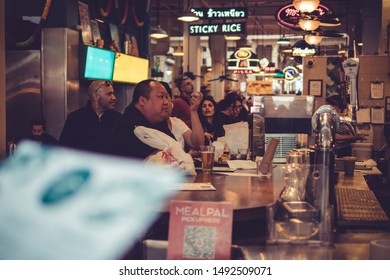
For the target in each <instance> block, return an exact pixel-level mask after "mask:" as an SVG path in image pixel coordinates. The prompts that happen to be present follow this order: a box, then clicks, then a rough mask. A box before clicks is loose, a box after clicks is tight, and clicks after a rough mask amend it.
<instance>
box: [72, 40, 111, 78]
mask: <svg viewBox="0 0 390 280" xmlns="http://www.w3.org/2000/svg"><path fill="white" fill-rule="evenodd" d="M114 62H115V52H113V51H110V50H106V49H100V48H95V47H91V46H83V47H82V49H81V54H80V66H81V69H80V73H81V78H83V79H94V80H112V76H113V73H114Z"/></svg>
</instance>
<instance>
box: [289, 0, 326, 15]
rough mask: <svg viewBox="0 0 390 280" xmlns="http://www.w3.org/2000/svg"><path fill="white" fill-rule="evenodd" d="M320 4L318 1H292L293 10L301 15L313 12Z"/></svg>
mask: <svg viewBox="0 0 390 280" xmlns="http://www.w3.org/2000/svg"><path fill="white" fill-rule="evenodd" d="M319 4H320V1H319V0H294V1H293V5H294V8H295V9H297V10H298V11H300V12H301V13H311V12H313V11H315V10H316V9H317V7H318V5H319Z"/></svg>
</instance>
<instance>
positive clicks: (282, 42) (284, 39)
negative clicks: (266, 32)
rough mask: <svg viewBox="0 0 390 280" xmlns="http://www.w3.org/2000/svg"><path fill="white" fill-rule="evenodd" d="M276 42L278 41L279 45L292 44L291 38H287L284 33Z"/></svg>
mask: <svg viewBox="0 0 390 280" xmlns="http://www.w3.org/2000/svg"><path fill="white" fill-rule="evenodd" d="M276 43H278V44H279V45H289V44H290V40H289V39H287V38H286V37H284V35H283V36H282V37H281V38H279V40H278V41H276Z"/></svg>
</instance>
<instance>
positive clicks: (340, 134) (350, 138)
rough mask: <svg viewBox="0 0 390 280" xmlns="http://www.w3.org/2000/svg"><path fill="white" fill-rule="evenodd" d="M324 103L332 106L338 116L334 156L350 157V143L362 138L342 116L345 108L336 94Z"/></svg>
mask: <svg viewBox="0 0 390 280" xmlns="http://www.w3.org/2000/svg"><path fill="white" fill-rule="evenodd" d="M325 102H326V103H327V104H328V105H330V106H332V107H333V108H334V109H335V110H336V112H337V113H338V114H339V115H340V125H339V128H338V129H337V131H336V139H335V140H336V142H335V148H336V155H337V157H338V158H341V157H344V156H351V155H352V146H351V143H353V142H355V141H358V140H363V139H364V136H363V135H361V134H358V133H357V132H356V128H355V126H354V125H353V124H352V123H351V122H350V121H348V120H347V119H346V118H345V117H344V116H345V115H344V114H343V111H344V109H345V106H344V104H343V102H342V100H341V98H340V96H339V95H338V94H332V95H329V96H328V97H327V98H326V99H325Z"/></svg>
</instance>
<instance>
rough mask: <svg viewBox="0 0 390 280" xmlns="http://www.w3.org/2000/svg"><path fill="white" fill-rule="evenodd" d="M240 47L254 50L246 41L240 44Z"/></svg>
mask: <svg viewBox="0 0 390 280" xmlns="http://www.w3.org/2000/svg"><path fill="white" fill-rule="evenodd" d="M239 49H240V50H246V51H252V46H251V45H249V44H248V43H244V44H243V45H240V47H239Z"/></svg>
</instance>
